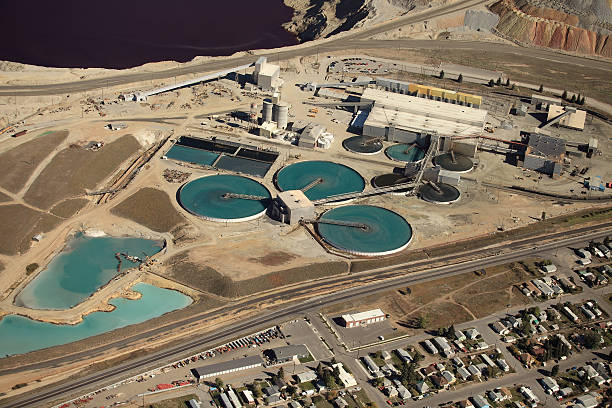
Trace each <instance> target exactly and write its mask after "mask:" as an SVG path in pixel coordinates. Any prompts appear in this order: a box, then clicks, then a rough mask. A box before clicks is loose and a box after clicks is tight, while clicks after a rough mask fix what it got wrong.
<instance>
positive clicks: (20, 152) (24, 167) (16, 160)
mask: <svg viewBox="0 0 612 408" xmlns="http://www.w3.org/2000/svg"><path fill="white" fill-rule="evenodd" d="M66 137H68V132H66V131H63V132H52V133H49V134H47V135H44V136H39V137H37V138H36V139H34V140H30V141H29V142H26V143H23V144H21V145H19V146H17V147H15V148H13V149H11V150H9V151H6V152H4V153H2V154H0V186H1V187H3V188H5V189H6V190H8V191H10V192H12V193H17V192H19V190H20V189H21V188H23V186H24V185H25V183H26V181H28V179H29V177H30V175H32V173H34V171H35V170H36V168H37V167H38V166H39V165H40V163H41V162H42V161H43V160H44V158H45V157H47V156H48V155H49V154H51V152H52V151H53V150H54V149H55V148H56V147H57V146H58V145H59V144H60V143H62V142H63V141H64V140H65V139H66Z"/></svg>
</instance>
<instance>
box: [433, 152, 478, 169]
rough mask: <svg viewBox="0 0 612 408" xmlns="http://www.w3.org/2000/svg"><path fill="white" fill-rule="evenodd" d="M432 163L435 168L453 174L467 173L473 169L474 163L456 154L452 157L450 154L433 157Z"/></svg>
mask: <svg viewBox="0 0 612 408" xmlns="http://www.w3.org/2000/svg"><path fill="white" fill-rule="evenodd" d="M433 162H434V164H435V165H436V166H440V167H442V168H443V169H444V170H448V171H454V172H455V173H467V172H468V171H471V170H472V169H473V168H474V163H473V162H472V160H471V159H470V158H469V157H466V156H462V155H460V154H456V153H455V154H454V155H453V154H451V153H443V154H440V155H438V156H436V157H434V160H433Z"/></svg>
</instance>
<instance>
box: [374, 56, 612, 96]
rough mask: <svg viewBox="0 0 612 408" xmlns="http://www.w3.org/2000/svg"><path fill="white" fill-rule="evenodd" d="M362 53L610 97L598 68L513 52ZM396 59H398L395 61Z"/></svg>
mask: <svg viewBox="0 0 612 408" xmlns="http://www.w3.org/2000/svg"><path fill="white" fill-rule="evenodd" d="M362 52H363V53H365V54H367V55H371V56H373V57H382V58H394V59H401V60H405V61H410V60H411V58H415V57H417V58H418V57H421V58H423V57H424V58H426V59H427V61H428V62H429V63H431V64H432V65H435V64H437V63H439V62H442V61H443V62H446V63H454V64H460V65H468V66H471V67H475V68H482V69H488V70H494V71H500V72H504V73H505V74H506V75H507V76H508V77H509V78H510V81H522V82H529V83H534V84H543V85H544V86H548V87H552V88H559V87H563V84H566V85H565V86H566V87H567V90H568V91H569V92H571V91H573V92H580V93H582V95H587V97H589V96H591V97H593V98H596V99H598V100H600V101H602V102H606V103H610V102H611V99H610V95H612V81H610V72H609V71H606V70H602V69H597V68H589V69H584V67H583V66H577V65H572V64H565V65H560V64H559V63H558V62H556V61H549V60H546V59H541V58H532V57H529V56H524V55H520V54H518V53H513V52H499V51H491V50H486V51H484V50H483V51H477V50H453V49H449V48H444V49H435V48H433V49H430V50H426V49H421V50H418V51H414V50H409V49H408V50H400V51H399V54H398V50H397V49H368V50H363V51H362ZM398 55H399V58H398Z"/></svg>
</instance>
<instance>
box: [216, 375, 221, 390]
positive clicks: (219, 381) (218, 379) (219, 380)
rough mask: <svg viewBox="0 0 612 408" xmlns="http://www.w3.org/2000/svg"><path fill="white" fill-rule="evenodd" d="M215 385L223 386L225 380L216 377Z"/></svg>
mask: <svg viewBox="0 0 612 408" xmlns="http://www.w3.org/2000/svg"><path fill="white" fill-rule="evenodd" d="M215 385H216V386H217V388H223V380H222V379H220V378H219V377H217V378H215Z"/></svg>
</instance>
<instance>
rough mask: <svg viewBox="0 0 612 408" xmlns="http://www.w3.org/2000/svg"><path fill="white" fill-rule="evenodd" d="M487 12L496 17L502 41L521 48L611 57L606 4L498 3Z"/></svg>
mask: <svg viewBox="0 0 612 408" xmlns="http://www.w3.org/2000/svg"><path fill="white" fill-rule="evenodd" d="M545 5H546V6H550V7H545ZM490 9H491V11H493V12H494V13H496V14H498V15H499V22H498V24H497V26H496V27H495V28H496V30H497V32H498V33H499V34H500V35H501V36H503V37H506V38H509V39H512V40H515V41H518V42H520V43H523V44H529V45H537V46H541V47H549V48H555V49H560V50H565V51H570V52H576V53H580V54H590V55H601V56H605V57H612V38H610V34H611V33H612V31H611V29H612V25H611V24H610V23H611V21H612V11H610V4H608V3H607V0H565V1H562V0H554V1H550V0H549V1H547V2H544V1H538V0H535V1H533V2H532V3H530V2H528V1H527V0H500V1H498V2H497V3H495V4H493V5H492V6H491V7H490Z"/></svg>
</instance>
